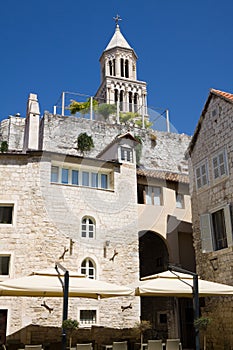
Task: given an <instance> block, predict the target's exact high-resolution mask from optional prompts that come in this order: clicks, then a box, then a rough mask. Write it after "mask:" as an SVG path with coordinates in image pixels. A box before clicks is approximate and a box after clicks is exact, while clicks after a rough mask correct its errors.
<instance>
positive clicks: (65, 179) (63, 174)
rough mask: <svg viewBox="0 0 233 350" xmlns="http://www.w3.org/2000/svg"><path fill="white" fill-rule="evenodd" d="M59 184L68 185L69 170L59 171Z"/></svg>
mask: <svg viewBox="0 0 233 350" xmlns="http://www.w3.org/2000/svg"><path fill="white" fill-rule="evenodd" d="M61 182H62V183H63V184H68V183H69V169H65V168H62V171H61Z"/></svg>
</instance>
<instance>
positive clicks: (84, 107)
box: [69, 98, 98, 114]
mask: <svg viewBox="0 0 233 350" xmlns="http://www.w3.org/2000/svg"><path fill="white" fill-rule="evenodd" d="M92 106H93V109H94V110H95V109H96V108H97V107H98V102H97V101H96V100H94V99H92ZM90 107H91V98H88V99H87V100H86V102H78V101H75V100H73V101H72V102H71V104H70V105H69V110H70V113H71V114H76V113H77V112H80V113H82V114H87V113H88V112H89V111H90Z"/></svg>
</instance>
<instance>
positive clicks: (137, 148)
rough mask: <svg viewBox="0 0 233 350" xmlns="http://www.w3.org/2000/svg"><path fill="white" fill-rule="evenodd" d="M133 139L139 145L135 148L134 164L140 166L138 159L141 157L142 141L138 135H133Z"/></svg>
mask: <svg viewBox="0 0 233 350" xmlns="http://www.w3.org/2000/svg"><path fill="white" fill-rule="evenodd" d="M134 137H135V139H136V140H137V141H139V143H138V144H137V146H136V147H135V152H136V164H137V165H139V164H140V159H141V156H142V139H141V137H140V136H139V135H134Z"/></svg>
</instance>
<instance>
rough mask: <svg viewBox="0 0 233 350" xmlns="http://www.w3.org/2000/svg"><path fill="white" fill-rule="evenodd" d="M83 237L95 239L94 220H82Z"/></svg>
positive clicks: (86, 218)
mask: <svg viewBox="0 0 233 350" xmlns="http://www.w3.org/2000/svg"><path fill="white" fill-rule="evenodd" d="M81 237H83V238H95V222H94V220H93V219H91V218H88V217H85V218H83V219H82V228H81Z"/></svg>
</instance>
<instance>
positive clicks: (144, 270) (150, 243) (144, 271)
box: [139, 231, 169, 277]
mask: <svg viewBox="0 0 233 350" xmlns="http://www.w3.org/2000/svg"><path fill="white" fill-rule="evenodd" d="M168 262H169V251H168V247H167V243H166V240H165V239H164V238H163V237H162V236H161V235H159V234H158V233H156V232H154V231H140V232H139V266H140V277H145V276H149V275H153V274H156V273H159V272H162V271H165V270H167V267H168Z"/></svg>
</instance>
